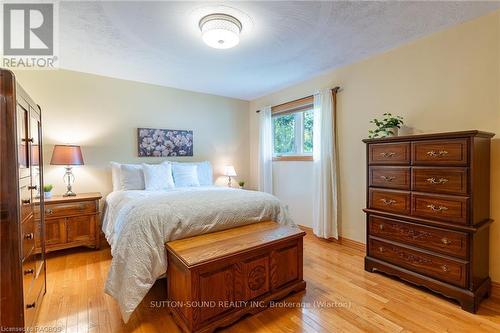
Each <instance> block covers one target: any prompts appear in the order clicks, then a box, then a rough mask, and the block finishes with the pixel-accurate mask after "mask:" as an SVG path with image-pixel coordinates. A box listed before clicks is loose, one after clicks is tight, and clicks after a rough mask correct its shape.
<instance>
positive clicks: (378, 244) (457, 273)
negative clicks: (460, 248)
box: [369, 238, 468, 287]
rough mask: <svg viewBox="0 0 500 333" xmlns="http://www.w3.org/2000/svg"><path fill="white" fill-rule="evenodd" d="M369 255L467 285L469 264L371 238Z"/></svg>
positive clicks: (459, 284)
mask: <svg viewBox="0 0 500 333" xmlns="http://www.w3.org/2000/svg"><path fill="white" fill-rule="evenodd" d="M369 255H370V256H372V257H374V258H378V259H381V260H384V261H387V262H390V263H392V264H395V265H398V266H401V267H404V268H406V269H409V270H412V271H414V272H417V273H421V274H424V275H426V276H430V277H433V278H435V279H438V280H441V281H445V282H448V283H451V284H454V285H457V286H460V287H465V286H466V283H467V265H468V264H467V263H466V262H465V261H459V260H456V261H455V260H452V259H449V258H444V257H440V256H438V255H434V254H431V253H427V252H423V251H419V250H416V249H410V248H406V247H403V246H399V245H396V244H392V243H388V242H383V241H380V240H376V239H373V238H370V240H369Z"/></svg>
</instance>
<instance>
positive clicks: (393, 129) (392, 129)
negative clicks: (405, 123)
mask: <svg viewBox="0 0 500 333" xmlns="http://www.w3.org/2000/svg"><path fill="white" fill-rule="evenodd" d="M398 131H399V128H397V127H393V128H391V129H389V130H388V131H387V132H386V134H387V136H398ZM389 132H392V134H391V133H389Z"/></svg>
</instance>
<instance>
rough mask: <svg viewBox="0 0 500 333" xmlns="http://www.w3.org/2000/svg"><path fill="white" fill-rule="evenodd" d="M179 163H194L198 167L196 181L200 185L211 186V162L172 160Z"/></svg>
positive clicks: (212, 182)
mask: <svg viewBox="0 0 500 333" xmlns="http://www.w3.org/2000/svg"><path fill="white" fill-rule="evenodd" d="M172 163H173V164H180V165H196V166H197V167H198V169H197V170H198V171H197V173H198V181H199V183H200V185H201V186H211V185H213V184H214V179H213V170H212V164H211V163H210V162H209V161H204V162H172Z"/></svg>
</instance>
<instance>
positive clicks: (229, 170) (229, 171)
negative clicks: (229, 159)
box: [224, 165, 236, 187]
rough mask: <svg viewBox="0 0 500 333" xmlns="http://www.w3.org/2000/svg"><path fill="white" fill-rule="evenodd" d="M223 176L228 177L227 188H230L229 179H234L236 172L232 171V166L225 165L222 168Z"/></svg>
mask: <svg viewBox="0 0 500 333" xmlns="http://www.w3.org/2000/svg"><path fill="white" fill-rule="evenodd" d="M224 176H227V177H228V180H227V187H231V186H232V185H231V177H236V171H235V170H234V166H232V165H226V166H225V167H224Z"/></svg>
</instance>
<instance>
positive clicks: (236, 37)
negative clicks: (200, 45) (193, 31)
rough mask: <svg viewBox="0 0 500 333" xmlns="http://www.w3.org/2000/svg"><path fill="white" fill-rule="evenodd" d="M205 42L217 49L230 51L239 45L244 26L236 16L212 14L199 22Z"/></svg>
mask: <svg viewBox="0 0 500 333" xmlns="http://www.w3.org/2000/svg"><path fill="white" fill-rule="evenodd" d="M199 27H200V30H201V36H202V38H203V41H204V42H205V43H206V44H207V45H208V46H211V47H213V48H216V49H229V48H231V47H234V46H236V45H238V43H239V42H240V33H241V29H242V28H243V26H242V25H241V22H240V21H239V20H238V19H237V18H236V17H234V16H231V15H227V14H210V15H206V16H204V17H202V18H201V20H200V22H199Z"/></svg>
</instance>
